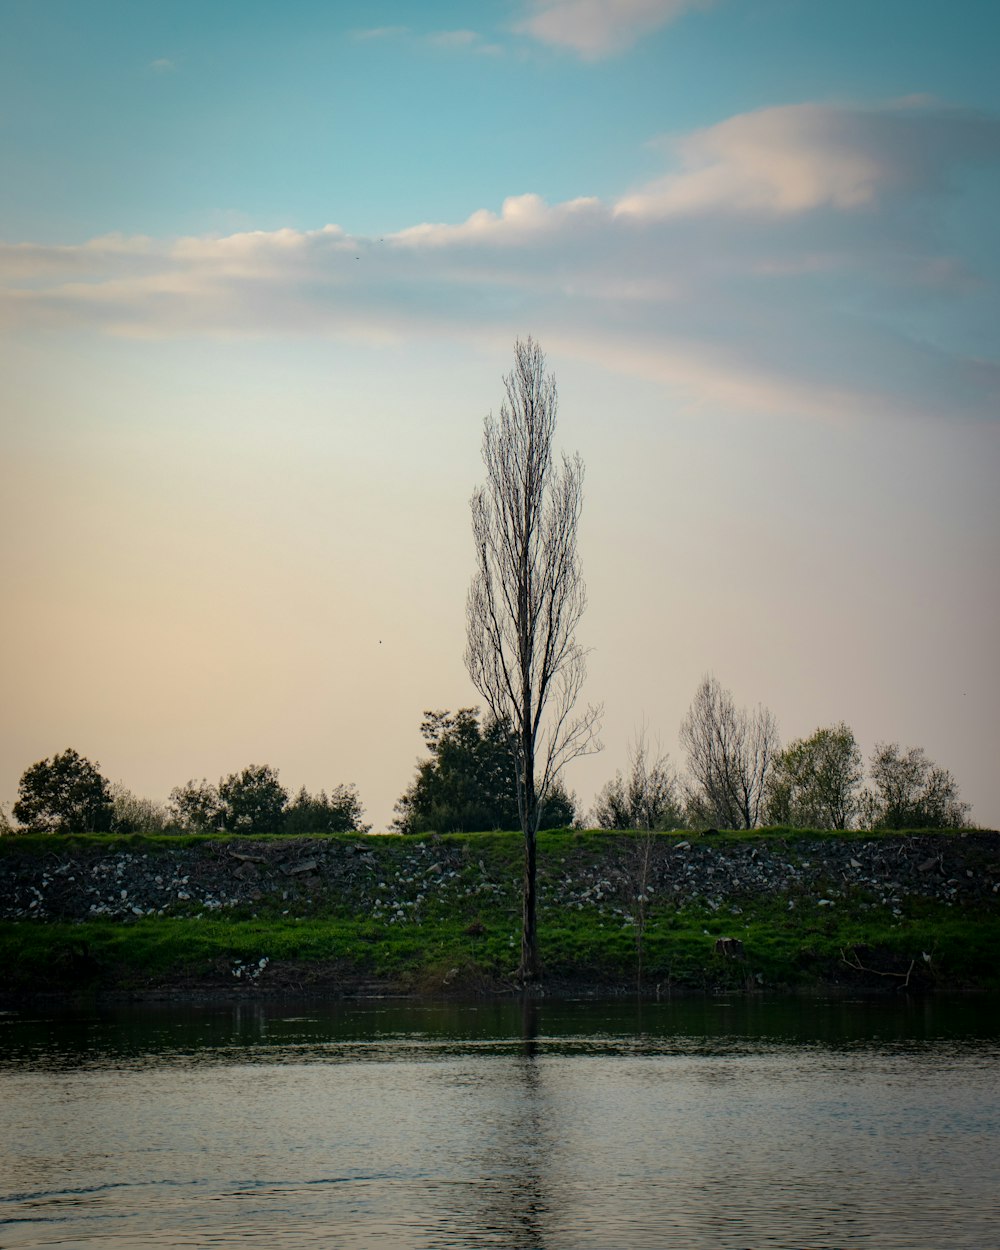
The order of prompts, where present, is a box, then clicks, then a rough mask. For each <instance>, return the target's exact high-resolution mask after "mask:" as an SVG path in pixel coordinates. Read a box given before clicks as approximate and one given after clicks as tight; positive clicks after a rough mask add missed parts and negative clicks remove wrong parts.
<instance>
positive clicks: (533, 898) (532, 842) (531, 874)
mask: <svg viewBox="0 0 1000 1250" xmlns="http://www.w3.org/2000/svg"><path fill="white" fill-rule="evenodd" d="M536 849H537V835H536V834H535V830H534V828H532V824H531V822H529V823H528V828H527V829H525V831H524V884H523V890H522V902H523V906H522V913H521V966H520V967H519V968H518V970H517V976H518V980H519V981H520V982H521V984H522V985H536V984H537V983H538V982H539V981H540V980H541V969H540V968H539V964H538V926H537V911H538V908H537V888H536V880H535V877H536V873H535V866H536V865H535V860H536Z"/></svg>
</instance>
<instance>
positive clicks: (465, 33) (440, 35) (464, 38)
mask: <svg viewBox="0 0 1000 1250" xmlns="http://www.w3.org/2000/svg"><path fill="white" fill-rule="evenodd" d="M425 41H426V42H427V43H429V44H431V46H432V47H435V48H445V49H454V50H456V51H461V52H476V53H479V54H480V55H482V56H497V55H499V54H500V53H501V52H502V51H503V49H502V48H501V47H500V45H499V44H496V43H489V42H488V41H487V40H486V39H484V38H483V36H482V35H481V34H479V32H478V31H475V30H439V31H435V32H434V33H433V34H430V35H426V36H425Z"/></svg>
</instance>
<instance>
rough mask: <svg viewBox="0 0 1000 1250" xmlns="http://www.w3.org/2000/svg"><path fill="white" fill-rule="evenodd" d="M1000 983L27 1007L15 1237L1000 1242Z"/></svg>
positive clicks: (20, 1019)
mask: <svg viewBox="0 0 1000 1250" xmlns="http://www.w3.org/2000/svg"><path fill="white" fill-rule="evenodd" d="M998 1160H1000V1006H998V1004H996V1003H995V1002H994V1003H989V1002H983V1001H982V1000H976V999H954V1000H953V999H931V1000H922V1001H906V1000H902V1001H895V1000H894V1001H885V1000H880V1001H859V1002H846V1001H843V1000H831V1001H816V1000H777V1001H763V1000H755V999H742V998H733V999H713V998H705V999H684V1000H680V1001H676V1002H660V1003H643V1004H636V1003H585V1002H581V1003H556V1002H548V1001H546V1000H542V1001H541V1002H540V1003H537V1004H531V1005H527V1006H522V1005H521V1004H520V1003H518V1002H501V1003H479V1004H468V1005H460V1004H444V1005H415V1004H409V1003H394V1002H389V1001H384V1002H378V1001H376V1002H369V1003H358V1004H351V1005H345V1004H331V1003H325V1002H317V1001H315V1000H307V1001H291V1000H283V1001H280V1002H279V1001H271V1002H263V1003H253V1002H244V1003H239V1004H235V1003H229V1004H225V1005H219V1004H216V1005H206V1006H197V1007H195V1006H179V1005H176V1004H162V1005H146V1006H119V1007H107V1008H104V1009H97V1008H94V1009H91V1010H76V1011H62V1012H57V1011H55V1010H49V1009H44V1008H37V1007H36V1008H30V1009H29V1008H23V1009H15V1010H8V1011H6V1012H4V1013H2V1014H0V1250H13V1248H14V1247H18V1248H20V1247H61V1248H66V1247H90V1248H92V1247H114V1248H120V1247H148V1248H150V1250H156V1248H158V1247H195V1246H197V1247H206V1248H208V1247H212V1248H216V1247H247V1248H249V1247H258V1246H259V1247H265V1246H266V1247H269V1248H277V1250H285V1248H288V1250H297V1248H299V1247H318V1246H323V1247H334V1248H337V1250H354V1248H361V1247H377V1246H382V1245H385V1246H387V1247H390V1246H391V1247H393V1248H394V1250H397V1248H398V1250H409V1248H413V1250H417V1248H420V1250H424V1248H426V1250H442V1248H452V1247H454V1248H456V1250H466V1248H468V1250H473V1248H479V1247H503V1248H504V1250H542V1248H545V1250H549V1248H551V1250H576V1248H580V1250H584V1248H589V1247H608V1248H627V1250H646V1248H650V1250H652V1248H654V1247H655V1248H657V1250H672V1248H674V1247H677V1248H678V1250H681V1248H683V1250H761V1248H764V1247H767V1248H769V1250H806V1248H808V1250H855V1248H861V1247H865V1248H871V1250H897V1248H898V1250H942V1248H947V1250H961V1248H964V1247H968V1248H969V1250H972V1248H974V1250H990V1248H994V1250H995V1248H996V1247H1000V1206H998V1193H1000V1163H998Z"/></svg>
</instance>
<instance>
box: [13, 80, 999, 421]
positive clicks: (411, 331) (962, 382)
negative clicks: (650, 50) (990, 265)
mask: <svg viewBox="0 0 1000 1250" xmlns="http://www.w3.org/2000/svg"><path fill="white" fill-rule="evenodd" d="M667 151H668V153H669V154H670V155H672V156H673V157H674V160H675V162H676V168H675V169H674V171H673V172H671V173H669V174H668V175H666V176H665V177H664V178H663V179H660V180H658V181H656V182H654V183H652V184H650V185H648V186H645V187H639V188H636V189H635V190H633V191H631V192H629V193H628V194H627V195H623V196H621V197H620V198H619V199H617V200H615V201H610V202H609V201H602V200H598V199H594V198H583V199H576V200H570V201H566V202H563V203H560V204H548V203H546V202H545V201H544V200H542V199H541V198H539V197H538V196H535V195H519V196H512V197H510V198H509V199H508V200H506V201H505V202H504V204H503V206H502V208H501V210H500V211H499V212H492V211H487V210H480V211H478V212H476V213H473V214H472V215H471V216H470V217H468V218H467V219H466V220H465V221H463V222H458V223H447V222H446V223H439V224H434V223H423V224H418V225H414V226H411V227H409V228H407V229H405V230H401V231H399V232H397V233H396V234H394V235H389V236H385V238H384V240H381V239H375V238H366V237H362V236H352V235H348V234H347V233H345V232H344V231H343V230H342V229H340V228H339V227H337V226H333V225H330V226H325V227H323V228H322V229H319V230H313V231H298V230H291V229H285V230H277V231H245V232H240V233H236V234H230V235H227V236H224V237H221V238H220V237H198V238H183V239H179V240H174V241H157V240H151V239H134V238H122V237H120V236H114V235H112V236H107V237H105V238H100V239H94V240H92V241H91V242H89V243H86V244H84V245H80V246H67V247H51V246H44V245H36V244H18V245H7V246H4V247H2V248H0V321H3V322H5V323H6V324H7V326H8V327H10V328H15V327H22V328H29V329H30V328H31V327H70V328H78V327H87V328H90V329H95V330H103V331H105V332H109V333H113V334H121V335H145V336H151V337H157V336H160V337H162V336H170V335H197V336H219V335H223V336H226V335H228V336H238V335H258V334H264V335H273V334H285V335H302V336H312V335H316V334H331V335H349V336H363V337H369V338H372V339H376V340H385V339H386V338H392V337H397V338H404V337H412V336H417V335H420V334H422V333H426V332H434V333H446V334H452V335H455V336H468V335H484V336H493V335H502V336H504V337H508V336H509V335H510V333H511V331H512V328H513V329H514V330H517V329H520V328H521V327H524V326H530V327H532V328H533V330H534V331H535V332H536V333H538V334H539V335H543V334H544V337H545V339H546V342H549V343H551V344H552V346H553V348H555V347H556V345H558V347H559V350H560V351H563V352H567V353H569V352H575V353H577V354H579V355H581V356H586V357H588V358H590V359H596V360H603V361H605V363H607V364H608V365H609V366H611V367H621V368H627V369H629V370H631V371H637V372H640V373H643V374H645V375H647V376H649V377H651V378H655V379H657V380H659V381H662V382H664V383H666V384H669V385H671V386H674V387H678V388H681V389H682V390H683V391H684V392H686V393H687V394H689V395H690V396H691V397H692V398H693V399H695V400H698V399H702V400H705V399H712V400H715V401H717V402H724V403H726V404H727V405H739V406H742V407H746V408H754V407H760V408H768V409H775V408H779V409H785V410H791V411H797V412H802V413H808V414H813V415H823V416H831V415H834V414H839V413H844V412H851V411H857V410H859V409H864V410H873V409H875V410H877V409H883V410H889V409H891V410H895V411H922V412H937V411H940V412H946V413H954V412H965V413H974V414H979V415H995V414H996V411H997V400H998V396H1000V364H998V362H997V360H996V359H995V358H991V359H986V360H984V359H982V358H972V357H968V358H967V357H963V356H962V355H961V353H959V352H957V351H955V350H953V349H952V348H950V347H948V346H947V345H945V344H944V343H943V342H942V343H935V342H934V341H933V336H932V335H928V334H927V333H924V334H922V336H921V337H920V338H919V339H917V338H915V337H913V335H912V333H911V329H910V327H911V325H912V319H913V314H914V311H915V310H925V311H927V313H928V315H929V317H930V319H931V320H933V316H932V314H933V313H934V311H935V310H939V309H941V308H944V309H946V311H947V318H948V322H949V325H950V326H951V327H952V331H954V327H955V326H960V325H961V324H962V322H963V318H965V319H966V320H967V321H968V322H969V323H970V324H972V323H973V322H974V323H975V324H976V325H981V324H982V323H983V318H984V317H988V318H993V319H994V320H995V319H996V318H997V316H998V313H1000V309H998V308H997V306H996V305H997V296H996V292H995V291H992V290H991V289H990V288H989V287H988V286H987V285H986V284H985V283H984V282H981V281H980V280H979V279H978V277H977V275H976V274H975V273H974V272H971V271H970V269H969V266H968V264H967V263H965V262H963V261H960V260H959V259H957V258H956V257H954V256H953V255H951V254H950V253H949V251H948V249H947V248H946V247H945V245H944V243H943V242H942V239H943V237H944V236H943V234H942V235H941V236H940V237H939V236H938V233H937V232H936V231H935V228H934V225H933V223H934V221H935V220H936V218H937V215H938V210H942V211H943V208H944V206H945V205H946V204H947V201H948V196H949V194H950V184H951V181H952V180H953V177H954V174H955V172H956V171H957V169H958V168H959V167H960V166H962V165H963V164H965V163H967V162H970V161H979V162H986V161H991V162H994V163H1000V121H998V120H997V119H993V118H988V117H983V116H980V115H976V114H970V113H965V112H961V111H958V110H950V109H946V108H943V107H940V106H935V105H928V104H922V105H921V106H919V107H917V106H915V105H914V104H912V103H909V102H905V103H903V104H896V105H892V106H885V107H880V108H869V109H862V108H856V107H846V106H844V107H837V106H832V105H819V104H803V105H793V106H787V107H785V108H783V109H780V108H779V109H768V110H764V111H762V112H758V113H752V114H747V115H744V116H741V117H735V118H731V119H729V120H728V121H725V122H723V123H721V124H720V125H718V126H715V127H711V128H709V129H707V130H704V131H700V132H698V133H696V134H692V135H688V136H682V137H680V138H677V139H675V140H673V141H671V143H670V144H669V145H667ZM951 341H960V340H955V338H954V334H953V335H952V339H951Z"/></svg>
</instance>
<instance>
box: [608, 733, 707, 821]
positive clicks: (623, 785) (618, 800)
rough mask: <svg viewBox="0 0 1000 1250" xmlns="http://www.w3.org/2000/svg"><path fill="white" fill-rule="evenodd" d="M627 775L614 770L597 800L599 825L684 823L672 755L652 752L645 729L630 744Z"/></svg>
mask: <svg viewBox="0 0 1000 1250" xmlns="http://www.w3.org/2000/svg"><path fill="white" fill-rule="evenodd" d="M628 762H629V768H628V775H627V776H624V777H623V776H622V774H621V772H617V773H615V775H614V777H613V778H612V779H611V780H610V781H608V782H607V783H606V784H605V785H604V786H603V788H602V789H601V790H600V792H599V793H598V795H597V797H596V799H595V800H594V810H593V812H592V814H591V823H592V824H593V825H594V827H595V828H597V829H646V830H651V829H676V828H678V827H679V826H681V825H683V824H684V813H683V811H682V810H681V802H680V795H679V794H678V790H677V779H676V777H675V776H674V772H673V769H672V768H671V767H670V760H669V757H668V756H667V755H665V754H663V753H662V752H660V751H657V753H656V755H655V756H652V755H651V754H650V751H649V747H648V745H647V743H646V735H645V733H644V732H640V733H638V734H637V736H636V738H635V739H634V740H633V741H632V742H631V743H630V744H629V750H628Z"/></svg>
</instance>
